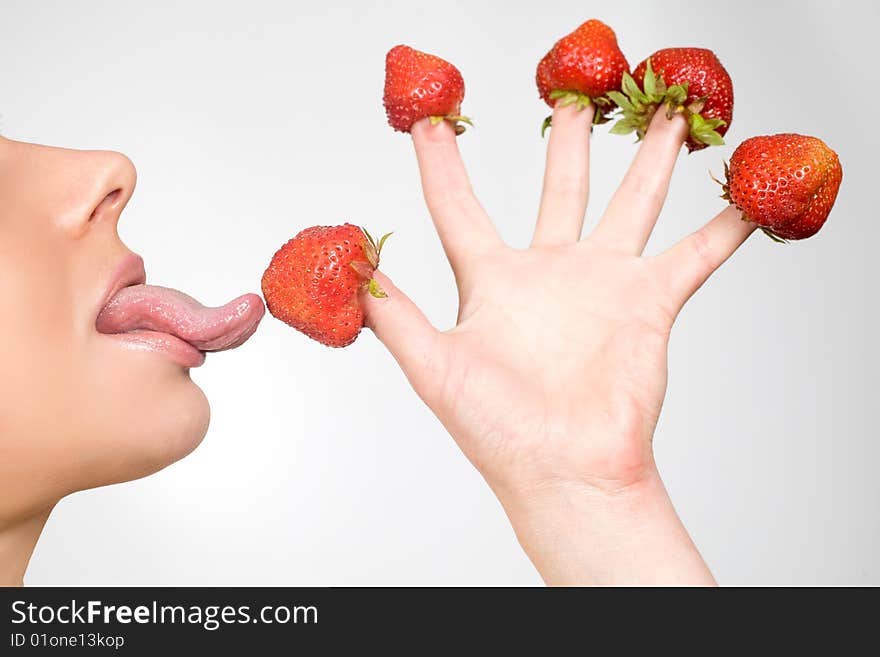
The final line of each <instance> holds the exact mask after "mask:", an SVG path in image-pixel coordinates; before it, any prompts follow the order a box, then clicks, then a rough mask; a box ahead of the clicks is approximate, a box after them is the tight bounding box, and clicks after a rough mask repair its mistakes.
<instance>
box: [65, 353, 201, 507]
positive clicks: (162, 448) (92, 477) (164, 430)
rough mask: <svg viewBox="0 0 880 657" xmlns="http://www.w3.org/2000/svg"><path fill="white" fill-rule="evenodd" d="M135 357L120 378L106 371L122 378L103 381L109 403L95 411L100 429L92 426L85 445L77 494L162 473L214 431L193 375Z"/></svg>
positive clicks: (118, 371) (147, 357) (120, 371)
mask: <svg viewBox="0 0 880 657" xmlns="http://www.w3.org/2000/svg"><path fill="white" fill-rule="evenodd" d="M129 355H130V356H133V357H134V358H133V360H135V361H136V362H134V363H132V362H129V363H126V365H128V367H125V368H124V369H123V368H117V369H115V372H114V371H112V370H111V371H110V372H108V371H107V370H104V374H105V375H107V374H116V376H106V378H104V379H103V380H104V381H105V382H106V383H105V384H104V385H102V387H103V388H105V389H104V390H103V391H102V392H103V393H104V394H103V395H101V396H102V398H103V399H104V402H105V403H103V404H102V407H101V408H99V409H95V408H92V409H91V410H92V413H90V415H91V416H92V417H94V418H95V419H96V421H98V422H99V423H100V425H99V426H94V425H92V426H91V428H90V429H91V430H90V431H89V435H82V436H81V438H80V440H79V445H80V448H81V449H82V452H81V454H82V457H83V458H82V459H81V461H80V463H81V467H80V468H78V470H79V472H80V477H78V479H79V481H76V482H73V485H72V486H71V488H72V490H77V489H79V490H82V489H86V488H95V487H98V486H104V485H108V484H116V483H121V482H124V481H131V480H134V479H140V478H141V477H146V476H147V475H150V474H153V473H155V472H158V471H159V470H162V469H163V468H166V467H168V466H169V465H171V464H172V463H175V462H176V461H179V460H180V459H182V458H183V457H185V456H186V455H188V454H190V453H191V452H192V451H193V450H194V449H195V448H196V447H198V446H199V444H200V443H201V442H202V439H203V438H204V437H205V434H206V433H207V431H208V424H209V421H210V416H211V412H210V407H209V405H208V399H207V397H205V393H204V392H202V389H201V388H199V387H198V386H197V385H196V384H195V383H194V382H193V381H192V379H191V378H190V376H189V371H188V370H186V369H184V368H181V367H179V366H177V365H174V364H173V363H168V362H164V361H163V359H161V358H157V357H156V356H154V355H147V354H143V355H140V354H129ZM119 360H120V359H117V361H116V363H115V365H119V364H120V362H119ZM121 360H123V361H125V360H129V359H127V358H122V359H121ZM111 381H112V382H113V385H109V384H110V382H111Z"/></svg>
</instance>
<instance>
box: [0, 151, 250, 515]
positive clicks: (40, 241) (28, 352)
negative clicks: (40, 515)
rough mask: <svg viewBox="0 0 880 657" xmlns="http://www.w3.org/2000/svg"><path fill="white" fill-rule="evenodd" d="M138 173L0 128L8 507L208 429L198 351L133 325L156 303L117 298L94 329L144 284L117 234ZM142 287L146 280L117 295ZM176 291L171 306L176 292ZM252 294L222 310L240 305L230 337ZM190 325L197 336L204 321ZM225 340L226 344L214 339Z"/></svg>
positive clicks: (0, 482)
mask: <svg viewBox="0 0 880 657" xmlns="http://www.w3.org/2000/svg"><path fill="white" fill-rule="evenodd" d="M135 179H136V172H135V168H134V166H133V165H132V163H131V161H129V160H128V159H127V158H126V157H125V156H123V155H120V154H118V153H111V152H104V151H73V150H66V149H60V148H50V147H46V146H37V145H33V144H25V143H20V142H15V141H11V140H8V139H4V138H2V137H0V318H2V319H0V512H2V513H3V515H4V517H7V518H8V517H10V514H13V515H14V514H16V513H22V514H27V513H32V512H33V511H35V510H42V509H43V508H45V507H47V506H51V505H52V504H54V502H55V501H57V500H58V499H60V497H63V496H64V495H66V494H67V493H70V492H72V491H75V490H80V489H84V488H90V487H94V486H99V485H103V484H108V483H114V482H118V481H125V480H129V479H135V478H138V477H141V476H144V475H147V474H150V473H152V472H155V471H156V470H159V469H161V468H163V467H164V466H166V465H168V464H170V463H172V462H174V461H176V460H177V459H179V458H181V457H183V456H185V455H186V454H187V453H189V452H190V451H191V450H192V449H194V448H195V447H196V445H198V443H199V442H200V441H201V439H202V437H203V436H204V435H205V431H206V430H207V427H208V418H209V409H208V403H207V400H206V399H205V396H204V394H203V393H202V391H201V390H200V389H199V388H198V387H197V386H196V385H195V384H194V383H193V382H192V381H191V380H190V377H189V366H195V365H198V364H200V362H201V358H203V356H202V354H201V351H200V350H201V349H202V347H199V348H196V347H192V346H191V345H190V344H189V343H186V342H184V341H182V340H180V339H178V338H176V337H174V336H173V335H170V333H172V332H175V331H174V330H171V329H169V330H168V331H167V332H166V333H162V332H161V331H162V330H163V329H162V327H159V331H160V332H156V331H152V332H150V331H143V330H141V329H142V328H143V326H140V325H137V324H138V321H140V324H141V325H142V324H144V323H145V322H146V323H147V324H148V323H149V322H147V321H146V320H145V319H144V317H143V315H144V313H149V312H150V311H152V310H155V308H153V307H152V306H150V308H149V309H148V310H146V311H143V312H141V311H139V310H138V299H134V300H132V299H130V298H129V299H126V300H124V303H122V305H120V306H119V307H117V308H116V318H115V319H113V318H112V317H111V320H108V322H109V323H108V325H112V326H116V327H117V329H118V330H113V329H112V327H111V330H105V331H104V332H103V333H101V332H99V331H98V329H97V328H96V321H97V318H98V315H99V314H100V313H101V311H102V309H104V307H105V305H107V304H108V300H109V299H110V298H111V297H113V296H114V294H115V292H117V291H118V290H119V289H120V288H124V287H126V286H130V285H137V284H139V283H143V282H144V280H143V277H144V274H143V268H142V262H141V261H140V259H139V258H138V257H137V256H135V255H134V254H132V253H131V252H130V251H129V250H128V249H127V248H126V247H125V245H124V244H123V243H122V242H121V241H120V239H119V235H118V234H117V223H118V221H119V215H120V213H121V212H122V210H123V208H124V207H125V205H126V204H127V203H128V200H129V198H131V195H132V192H133V190H134V186H135ZM142 289H143V290H149V289H150V288H148V287H139V288H131V289H130V290H126V291H127V292H131V291H132V290H142ZM154 289H156V290H159V291H163V290H164V289H163V288H154ZM164 292H165V293H167V294H171V291H167V290H166V291H164ZM156 294H159V293H156ZM175 295H176V296H174V299H172V301H169V302H168V303H169V304H171V305H172V306H173V305H174V304H175V303H177V301H178V297H183V295H180V294H179V293H175ZM122 296H124V295H122ZM129 296H130V297H131V296H135V297H137V296H138V295H129ZM146 296H147V297H150V295H149V294H146ZM159 296H162V295H161V294H160V295H159ZM166 296H167V295H166ZM143 297H144V294H141V295H140V302H141V306H143V305H144V302H143ZM252 297H253V295H249V297H242V298H241V299H239V300H237V301H238V305H237V306H235V307H234V308H232V309H231V310H230V313H233V311H234V312H237V313H238V316H237V318H236V317H233V318H232V319H231V320H230V321H231V322H232V323H233V324H230V326H233V325H234V326H237V327H238V328H237V329H236V331H237V333H236V335H235V336H234V337H235V338H236V340H237V341H236V344H239V343H240V342H242V341H243V340H244V339H246V338H247V337H248V336H249V335H250V333H252V332H253V330H255V329H256V323H257V322H259V318H260V317H261V316H262V312H263V308H262V303H261V302H259V300H258V299H256V300H255V298H252ZM148 301H150V303H153V304H154V305H155V303H154V301H155V300H153V299H152V297H150V299H148ZM193 303H195V302H193ZM257 303H259V309H257ZM117 305H118V304H117ZM108 307H109V306H108ZM172 310H174V309H172ZM105 312H106V311H105ZM138 312H141V315H138ZM174 312H176V313H177V314H174ZM174 312H171V313H170V316H171V318H172V320H174V321H177V322H178V324H180V325H181V326H182V325H183V323H184V320H186V319H187V317H189V315H186V313H187V312H189V311H178V310H174ZM192 312H196V311H195V310H193V311H192ZM214 312H216V311H214ZM166 314H168V313H166ZM227 314H229V313H227ZM233 314H234V313H233ZM230 316H231V315H230ZM133 317H134V319H133ZM138 317H140V320H138ZM181 317H182V319H181ZM242 317H244V319H242ZM189 319H192V317H189ZM197 319H198V318H197ZM245 320H247V322H246V323H247V326H242V322H245ZM193 321H195V320H193ZM212 321H221V320H217V319H216V318H214V319H213V320H212ZM126 322H127V324H126ZM235 322H238V324H235ZM132 328H133V329H136V330H134V331H132V332H127V333H125V334H124V335H121V336H120V335H111V334H109V333H114V332H116V333H123V331H128V330H129V329H132ZM146 328H148V329H156V327H155V326H147V327H146ZM184 328H185V327H184ZM196 328H197V329H198V330H202V331H203V332H204V326H203V325H201V324H200V325H198V326H197V327H196ZM102 330H104V329H102ZM181 330H183V329H181ZM229 330H231V329H228V330H227V333H228V332H229ZM215 332H216V331H215ZM228 346H235V345H230V344H226V345H221V346H220V347H218V348H225V347H228ZM204 350H212V347H211V346H207V347H204Z"/></svg>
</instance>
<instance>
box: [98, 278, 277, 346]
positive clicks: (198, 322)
mask: <svg viewBox="0 0 880 657" xmlns="http://www.w3.org/2000/svg"><path fill="white" fill-rule="evenodd" d="M264 312H265V308H264V306H263V300H262V299H261V298H260V297H258V296H257V295H256V294H245V295H242V296H240V297H238V298H237V299H233V300H232V301H230V302H229V303H227V304H226V305H225V306H220V307H218V308H207V307H205V306H203V305H202V304H200V303H199V302H198V301H196V300H195V299H193V298H192V297H190V296H188V295H186V294H184V293H183V292H178V291H177V290H172V289H170V288H167V287H158V286H155V285H132V286H131V287H126V288H123V289H122V290H120V291H119V292H117V293H116V295H114V296H113V298H112V299H110V301H109V302H108V303H107V305H106V306H105V307H104V309H103V310H102V311H101V314H99V315H98V320H97V322H96V324H95V327H96V328H97V329H98V331H100V332H101V333H128V332H131V331H159V332H161V333H170V334H171V335H175V336H177V337H178V338H180V339H181V340H185V341H186V342H189V343H190V344H191V345H192V346H194V347H195V348H196V349H199V350H200V351H223V350H224V349H232V348H234V347H237V346H239V345H240V344H242V343H243V342H244V341H245V340H247V339H248V338H249V337H250V336H251V335H253V333H254V331H256V330H257V325H258V324H259V323H260V320H261V319H262V318H263V313H264Z"/></svg>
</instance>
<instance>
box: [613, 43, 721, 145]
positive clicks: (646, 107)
mask: <svg viewBox="0 0 880 657" xmlns="http://www.w3.org/2000/svg"><path fill="white" fill-rule="evenodd" d="M623 92H624V93H623V94H620V93H617V94H614V93H611V94H609V96H611V97H612V99H613V100H614V101H615V102H616V103H617V104H618V105H620V107H621V108H622V109H623V118H622V119H621V120H620V121H618V122H617V123H616V124H615V126H614V128H612V130H611V132H614V133H615V134H629V133H631V132H633V131H635V132H636V134H637V135H638V136H639V139H641V138H642V137H644V136H645V131H646V130H647V129H648V124H649V123H650V122H651V117H653V116H654V112H655V111H656V109H657V107H659V106H660V105H666V113H667V115H668V116H669V117H672V115H673V114H674V113H676V112H682V113H684V115H685V116H686V118H687V119H688V123H689V124H690V135H689V136H688V140H687V147H688V151H689V152H693V151H697V150H700V149H703V148H706V146H710V145H720V144H723V143H724V139H723V136H724V133H726V132H727V129H728V128H729V127H730V122H731V121H732V120H733V82H731V80H730V76H729V75H728V74H727V71H726V70H725V69H724V66H722V65H721V62H720V61H718V58H717V57H716V56H715V53H713V52H712V51H711V50H706V49H705V48H666V49H664V50H658V51H657V52H655V53H654V54H653V55H651V56H650V57H648V59H646V60H645V61H643V62H642V63H641V64H639V65H638V66H636V69H635V71H633V74H632V76H631V77H630V76H629V75H626V76H624V80H623Z"/></svg>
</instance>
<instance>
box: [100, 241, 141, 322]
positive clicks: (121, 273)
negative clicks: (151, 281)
mask: <svg viewBox="0 0 880 657" xmlns="http://www.w3.org/2000/svg"><path fill="white" fill-rule="evenodd" d="M146 282H147V272H146V270H145V269H144V259H143V258H141V257H140V256H139V255H138V254H137V253H129V254H128V255H127V256H125V257H124V258H123V259H122V260H121V261H120V262H119V264H118V265H117V266H116V269H115V270H114V271H113V275H112V276H111V277H110V283H109V284H108V285H107V290H106V291H105V292H104V296H103V297H101V301H100V303H99V304H98V308H97V309H96V311H95V317H97V316H98V313H100V312H101V311H102V310H103V309H104V306H106V305H107V302H108V301H110V299H112V298H113V295H115V294H116V293H117V292H119V290H121V289H122V288H124V287H128V286H129V285H142V284H143V283H146Z"/></svg>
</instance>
